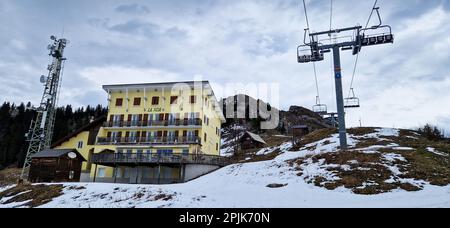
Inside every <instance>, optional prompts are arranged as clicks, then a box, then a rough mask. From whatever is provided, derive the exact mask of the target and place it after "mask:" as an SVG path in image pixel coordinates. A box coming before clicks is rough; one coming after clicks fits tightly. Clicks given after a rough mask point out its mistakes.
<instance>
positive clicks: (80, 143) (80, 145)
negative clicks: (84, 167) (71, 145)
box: [78, 141, 83, 149]
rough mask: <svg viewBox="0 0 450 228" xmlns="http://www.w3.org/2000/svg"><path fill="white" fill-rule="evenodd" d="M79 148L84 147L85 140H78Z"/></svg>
mask: <svg viewBox="0 0 450 228" xmlns="http://www.w3.org/2000/svg"><path fill="white" fill-rule="evenodd" d="M78 149H83V141H79V142H78Z"/></svg>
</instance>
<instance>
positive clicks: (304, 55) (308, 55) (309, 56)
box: [297, 45, 324, 63]
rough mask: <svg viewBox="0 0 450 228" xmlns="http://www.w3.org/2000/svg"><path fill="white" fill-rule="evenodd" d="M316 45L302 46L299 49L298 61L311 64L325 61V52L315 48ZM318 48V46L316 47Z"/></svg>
mask: <svg viewBox="0 0 450 228" xmlns="http://www.w3.org/2000/svg"><path fill="white" fill-rule="evenodd" d="M313 46H314V45H312V46H309V45H300V46H298V48H297V59H298V62H299V63H309V62H317V61H322V60H324V55H323V52H321V51H319V50H316V49H314V48H313ZM316 46H317V45H316Z"/></svg>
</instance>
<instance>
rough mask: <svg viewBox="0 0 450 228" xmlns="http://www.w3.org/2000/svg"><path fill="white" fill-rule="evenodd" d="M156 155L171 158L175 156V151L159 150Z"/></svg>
mask: <svg viewBox="0 0 450 228" xmlns="http://www.w3.org/2000/svg"><path fill="white" fill-rule="evenodd" d="M156 153H157V154H158V156H171V155H172V154H173V150H169V149H161V150H157V151H156Z"/></svg>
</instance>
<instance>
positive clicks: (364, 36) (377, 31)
mask: <svg viewBox="0 0 450 228" xmlns="http://www.w3.org/2000/svg"><path fill="white" fill-rule="evenodd" d="M376 4H377V1H375V4H374V7H373V8H372V12H371V14H370V17H369V21H368V22H367V26H366V27H365V28H363V27H362V26H354V27H348V28H341V29H330V30H328V31H323V32H316V33H310V32H309V30H310V28H309V20H308V14H307V13H306V3H305V1H303V5H304V7H305V15H306V21H307V26H308V28H307V29H305V35H304V40H303V43H304V44H303V45H300V46H299V47H298V48H297V61H298V62H299V63H310V62H312V63H315V62H319V61H323V60H324V58H325V54H326V53H330V52H332V53H333V60H334V78H335V86H336V103H337V109H338V110H337V111H338V113H337V114H338V121H339V140H340V146H341V149H343V150H345V149H347V130H346V125H345V108H346V107H347V108H353V107H359V106H360V104H359V99H358V98H357V97H356V96H355V94H354V91H353V88H352V91H353V97H350V98H348V99H347V100H346V101H347V105H345V104H344V96H343V91H342V69H341V57H340V53H341V50H342V51H352V54H353V55H359V53H360V52H361V49H362V48H363V47H368V46H374V45H381V44H390V43H394V35H393V34H392V29H391V27H390V26H389V25H383V23H382V20H381V16H380V13H379V7H376ZM373 12H376V13H377V16H378V19H379V24H377V25H374V26H372V27H369V26H368V24H369V22H370V18H371V17H372V14H373ZM343 33H347V34H346V35H343ZM332 35H336V36H335V38H333V40H332V41H331V40H330V37H331V36H332ZM337 35H341V36H340V37H338V36H337ZM327 37H328V38H327ZM327 42H328V43H327ZM350 102H353V103H354V104H353V105H349V104H348V103H350Z"/></svg>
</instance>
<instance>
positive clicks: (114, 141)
mask: <svg viewBox="0 0 450 228" xmlns="http://www.w3.org/2000/svg"><path fill="white" fill-rule="evenodd" d="M201 142H202V139H201V138H200V137H147V138H136V137H120V138H105V137H99V138H97V145H186V144H201Z"/></svg>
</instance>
